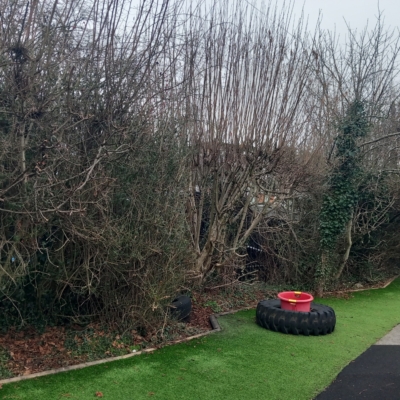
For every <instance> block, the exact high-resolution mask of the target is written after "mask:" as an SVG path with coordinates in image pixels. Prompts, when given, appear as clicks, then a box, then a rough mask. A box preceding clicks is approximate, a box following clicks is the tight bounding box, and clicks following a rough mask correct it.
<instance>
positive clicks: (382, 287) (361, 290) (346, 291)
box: [324, 275, 400, 294]
mask: <svg viewBox="0 0 400 400" xmlns="http://www.w3.org/2000/svg"><path fill="white" fill-rule="evenodd" d="M399 276H400V275H396V276H394V277H393V278H390V279H389V280H388V281H387V282H386V283H385V284H384V285H383V286H379V287H370V288H363V289H347V290H336V291H335V292H325V293H324V294H335V293H353V292H364V291H366V290H376V289H385V288H386V287H388V286H389V285H390V284H391V283H392V282H393V281H394V280H396V279H397V278H398V277H399Z"/></svg>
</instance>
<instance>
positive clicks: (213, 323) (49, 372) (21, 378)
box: [0, 275, 400, 387]
mask: <svg viewBox="0 0 400 400" xmlns="http://www.w3.org/2000/svg"><path fill="white" fill-rule="evenodd" d="M399 276H400V275H396V276H395V277H393V278H391V279H390V280H389V281H387V282H386V283H385V284H384V285H383V286H379V287H373V288H371V287H370V288H363V289H348V290H338V291H336V292H326V293H325V294H335V293H346V292H362V291H365V290H372V289H384V288H386V287H387V286H389V285H390V284H391V283H392V282H393V281H394V280H395V279H397V278H398V277H399ZM255 308H256V307H254V306H250V307H244V308H239V309H236V310H231V311H226V312H221V313H217V314H212V315H210V324H211V326H212V329H211V330H209V331H207V332H204V333H199V334H197V335H194V336H189V337H186V338H183V339H178V340H174V341H172V342H168V343H165V344H164V345H162V346H160V347H151V348H149V349H144V350H140V351H137V352H134V353H130V354H125V355H123V356H116V357H109V358H103V359H101V360H96V361H88V362H85V363H81V364H76V365H69V366H68V367H62V368H55V369H49V370H47V371H42V372H36V373H34V374H29V375H21V376H15V377H13V378H7V379H1V380H0V387H1V385H4V384H6V383H13V382H19V381H24V380H27V379H34V378H39V377H41V376H47V375H54V374H58V373H60V372H67V371H73V370H76V369H82V368H86V367H91V366H93V365H98V364H105V363H108V362H112V361H118V360H124V359H126V358H131V357H136V356H139V355H141V354H146V353H152V352H153V351H155V350H158V349H160V348H163V347H166V346H171V345H174V344H178V343H184V342H189V341H191V340H193V339H198V338H200V337H203V336H207V335H209V334H210V333H214V332H220V331H221V330H222V329H221V326H220V325H219V322H218V319H217V318H218V317H221V316H223V315H228V314H235V313H237V312H239V311H246V310H252V309H255Z"/></svg>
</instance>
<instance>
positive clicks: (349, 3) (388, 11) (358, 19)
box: [278, 0, 400, 36]
mask: <svg viewBox="0 0 400 400" xmlns="http://www.w3.org/2000/svg"><path fill="white" fill-rule="evenodd" d="M279 2H280V1H278V3H279ZM303 5H304V11H305V15H308V16H309V24H310V25H309V26H310V28H311V27H312V26H314V25H315V23H316V21H317V19H318V14H319V12H320V11H321V12H322V16H323V18H322V24H321V26H322V28H324V29H329V30H333V29H334V28H335V27H336V31H337V32H338V33H340V35H341V36H342V35H344V34H345V32H346V25H345V22H344V20H346V21H347V23H348V24H349V25H350V26H351V28H352V29H357V30H361V29H363V28H364V27H365V26H366V24H367V21H369V26H371V27H372V26H374V25H375V22H376V16H377V15H378V5H379V9H380V10H381V12H382V13H383V16H384V19H385V27H386V28H389V27H391V28H397V29H398V28H399V26H400V0H380V1H379V2H378V1H377V0H294V10H295V13H296V15H297V14H298V15H300V14H301V9H302V7H303Z"/></svg>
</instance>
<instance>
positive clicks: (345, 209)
mask: <svg viewBox="0 0 400 400" xmlns="http://www.w3.org/2000/svg"><path fill="white" fill-rule="evenodd" d="M368 129H369V123H368V118H367V115H366V112H365V105H364V103H363V102H362V101H360V100H355V101H354V102H353V103H351V104H350V106H349V107H348V110H347V113H346V115H345V117H344V118H343V121H342V122H341V123H340V124H339V134H338V136H337V138H336V146H335V163H334V165H335V166H334V167H333V170H332V172H331V174H330V176H329V181H328V190H327V192H326V194H325V196H324V199H323V203H322V209H321V214H320V238H321V239H320V240H321V242H320V244H321V249H322V250H323V251H328V252H329V251H331V250H333V249H334V247H335V245H336V242H337V239H338V238H339V237H340V235H341V234H342V233H343V232H344V230H345V226H346V224H347V222H348V221H349V218H351V214H352V212H353V210H354V207H355V206H356V204H357V201H358V191H357V181H358V178H359V177H360V174H361V169H360V161H361V160H360V150H359V147H358V145H357V139H358V138H360V137H364V136H366V135H367V133H368Z"/></svg>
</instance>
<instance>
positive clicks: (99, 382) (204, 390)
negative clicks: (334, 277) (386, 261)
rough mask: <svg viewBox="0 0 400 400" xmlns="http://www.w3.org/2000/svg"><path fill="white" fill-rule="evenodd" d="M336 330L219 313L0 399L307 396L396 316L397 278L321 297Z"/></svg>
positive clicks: (4, 392) (17, 387)
mask: <svg viewBox="0 0 400 400" xmlns="http://www.w3.org/2000/svg"><path fill="white" fill-rule="evenodd" d="M319 302H321V303H324V304H327V305H330V306H332V307H333V308H334V310H335V312H336V316H337V325H336V330H335V332H334V333H333V334H331V335H326V336H317V337H315V336H309V337H305V336H292V335H284V334H281V333H276V332H271V331H268V330H266V329H263V328H261V327H259V326H257V325H256V324H255V311H254V310H251V311H242V312H239V313H237V314H233V315H228V316H224V317H221V318H219V322H220V325H221V327H222V329H223V330H222V332H218V333H213V334H211V335H209V336H206V337H204V338H202V339H198V340H193V341H191V342H188V343H182V344H179V345H175V346H170V347H165V348H163V349H161V350H157V351H156V352H155V353H152V354H146V355H140V356H137V357H133V358H130V359H126V360H122V361H115V362H112V363H108V364H101V365H98V366H95V367H89V368H86V369H81V370H76V371H71V372H65V373H60V374H57V375H51V376H48V377H43V378H38V379H33V380H27V381H22V382H19V383H11V384H7V385H4V386H3V388H2V389H1V390H0V399H30V400H32V399H41V400H47V399H52V400H54V399H62V398H70V399H84V400H86V399H92V398H96V392H101V394H102V395H103V398H104V399H116V400H125V399H127V400H128V399H129V400H130V399H148V398H149V397H152V398H154V399H171V400H175V399H185V400H196V399H201V400H203V399H213V400H216V399H241V400H242V399H251V400H253V399H263V400H265V399H268V400H274V399H280V400H286V399H291V398H292V399H296V400H302V399H312V398H313V397H314V396H315V395H316V394H318V393H319V392H320V391H322V390H323V389H324V388H325V387H326V386H328V385H329V383H330V382H331V381H332V380H333V379H334V378H335V376H336V375H337V374H338V373H339V372H340V370H341V369H342V368H343V367H344V366H345V365H347V364H348V363H349V362H350V361H351V360H353V359H354V358H356V357H357V356H358V355H359V354H361V353H362V352H363V351H364V350H365V349H367V348H368V347H369V346H370V345H371V344H373V343H374V342H375V341H376V340H377V339H379V338H381V337H382V336H383V335H384V334H386V333H387V332H388V331H389V330H390V329H391V328H393V327H394V326H395V325H396V324H398V323H400V312H399V310H400V279H397V280H396V281H394V282H393V283H392V284H391V285H389V286H388V287H387V288H386V289H379V290H369V291H365V292H357V293H355V294H354V297H353V298H351V299H349V300H345V299H333V298H329V299H323V300H321V301H319Z"/></svg>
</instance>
